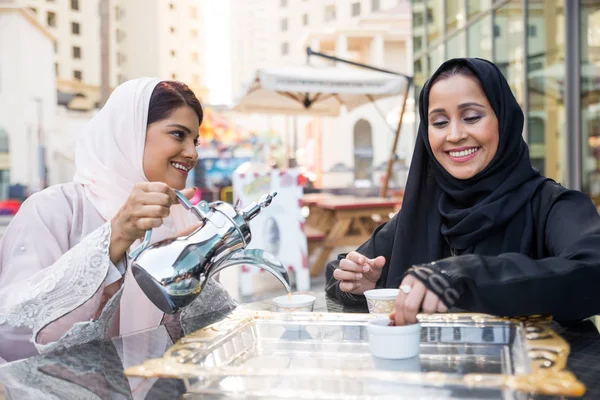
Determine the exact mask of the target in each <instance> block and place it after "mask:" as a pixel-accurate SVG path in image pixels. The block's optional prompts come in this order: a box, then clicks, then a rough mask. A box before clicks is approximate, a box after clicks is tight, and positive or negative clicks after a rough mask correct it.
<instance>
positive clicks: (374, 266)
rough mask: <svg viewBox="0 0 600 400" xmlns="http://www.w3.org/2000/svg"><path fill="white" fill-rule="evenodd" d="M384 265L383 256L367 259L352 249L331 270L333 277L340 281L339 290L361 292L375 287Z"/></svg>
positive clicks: (353, 292)
mask: <svg viewBox="0 0 600 400" xmlns="http://www.w3.org/2000/svg"><path fill="white" fill-rule="evenodd" d="M384 265H385V258H384V257H383V256H379V257H377V258H373V259H369V258H367V257H365V256H363V255H362V254H360V253H357V252H356V251H353V252H351V253H348V255H347V256H346V258H344V259H343V260H341V261H340V263H339V267H338V268H337V269H336V270H335V271H333V277H334V278H335V279H337V280H338V281H340V290H341V291H343V292H346V293H351V294H363V293H364V292H365V291H367V290H370V289H375V284H376V283H377V280H378V279H379V278H380V277H381V270H382V268H383V266H384Z"/></svg>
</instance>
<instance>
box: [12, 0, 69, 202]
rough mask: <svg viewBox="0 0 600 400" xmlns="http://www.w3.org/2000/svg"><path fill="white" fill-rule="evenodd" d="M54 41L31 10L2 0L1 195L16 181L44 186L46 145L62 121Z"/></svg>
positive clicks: (50, 143) (49, 145)
mask: <svg viewBox="0 0 600 400" xmlns="http://www.w3.org/2000/svg"><path fill="white" fill-rule="evenodd" d="M25 43H26V44H27V45H26V46H24V45H23V44H25ZM53 45H54V36H53V35H52V34H51V33H50V32H49V31H48V30H47V29H46V28H45V27H44V26H42V25H41V24H39V23H38V22H37V21H36V20H35V18H33V16H32V15H31V14H30V13H29V12H27V11H26V10H24V9H22V8H21V7H18V6H17V5H16V4H15V2H13V1H8V0H0V49H1V50H0V199H4V198H6V197H7V196H8V191H9V186H10V185H11V184H16V183H18V184H21V185H25V186H28V187H30V188H39V187H41V186H43V185H44V179H45V177H46V173H45V171H43V170H42V166H43V165H44V163H43V162H42V161H41V154H42V149H45V153H46V156H47V155H48V154H49V153H50V152H51V151H52V148H53V146H54V145H55V142H53V141H52V138H50V137H48V132H52V131H53V130H54V129H55V127H56V125H57V121H56V108H57V107H56V81H55V79H54V73H53V70H52V58H53V51H54V50H53V47H54V46H53Z"/></svg>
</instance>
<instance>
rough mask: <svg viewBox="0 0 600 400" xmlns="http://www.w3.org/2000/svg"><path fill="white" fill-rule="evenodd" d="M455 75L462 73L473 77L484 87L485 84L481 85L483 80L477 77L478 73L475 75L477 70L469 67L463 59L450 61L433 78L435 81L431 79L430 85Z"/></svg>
mask: <svg viewBox="0 0 600 400" xmlns="http://www.w3.org/2000/svg"><path fill="white" fill-rule="evenodd" d="M454 75H462V76H466V77H469V78H473V79H475V81H476V82H477V84H478V85H479V86H481V87H482V88H483V86H482V85H481V81H479V78H478V77H477V75H475V72H473V70H471V68H469V67H468V66H467V64H466V63H464V62H462V61H456V62H455V63H450V64H448V65H446V66H445V68H444V69H443V70H441V71H440V72H439V73H438V74H437V75H436V76H435V78H433V81H431V84H430V85H429V87H431V86H433V84H434V83H436V82H437V81H441V80H443V79H448V78H450V77H452V76H454Z"/></svg>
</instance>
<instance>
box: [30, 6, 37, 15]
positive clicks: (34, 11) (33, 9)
mask: <svg viewBox="0 0 600 400" xmlns="http://www.w3.org/2000/svg"><path fill="white" fill-rule="evenodd" d="M29 10H30V11H31V12H32V13H34V14H37V8H35V7H29Z"/></svg>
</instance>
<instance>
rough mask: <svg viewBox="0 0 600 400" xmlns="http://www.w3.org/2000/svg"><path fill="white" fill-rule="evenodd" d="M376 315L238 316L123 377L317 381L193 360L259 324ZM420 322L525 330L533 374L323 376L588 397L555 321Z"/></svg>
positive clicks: (439, 317) (443, 318)
mask: <svg viewBox="0 0 600 400" xmlns="http://www.w3.org/2000/svg"><path fill="white" fill-rule="evenodd" d="M379 317H381V316H380V315H379V316H378V315H377V314H348V313H319V312H313V313H305V312H297V313H286V314H281V313H274V312H270V311H252V310H238V311H235V312H233V313H232V314H230V315H229V316H227V317H226V318H225V319H223V320H222V321H220V322H217V323H215V324H212V325H209V326H207V327H205V328H203V329H200V330H198V331H196V332H194V333H191V334H190V335H188V336H186V337H184V338H181V339H180V340H179V341H178V342H177V343H176V344H174V345H173V346H172V347H171V348H169V349H168V350H167V351H166V352H165V354H164V355H163V356H162V357H161V358H157V359H151V360H147V361H145V362H144V363H143V364H141V365H137V366H134V367H130V368H128V369H126V370H125V375H128V376H138V377H146V378H178V379H185V378H201V377H215V376H229V375H236V376H274V375H276V376H282V377H284V376H291V377H299V376H303V375H305V376H308V377H310V376H314V371H313V370H310V369H308V370H305V369H294V370H281V369H277V370H274V369H267V368H261V369H248V368H243V367H225V368H218V367H217V368H211V369H210V370H206V369H201V368H198V367H197V366H196V365H194V363H193V362H194V359H195V358H197V357H198V353H202V354H206V353H207V352H209V351H211V350H212V349H213V348H214V347H216V346H217V345H218V344H219V343H220V342H221V341H222V340H226V339H227V337H228V336H229V335H231V334H233V333H235V332H236V331H238V330H239V329H242V328H244V327H246V326H247V325H250V324H252V323H253V322H254V321H255V320H257V319H263V320H268V319H274V320H286V321H287V320H291V321H293V320H294V319H301V320H303V321H306V320H307V319H308V320H309V321H328V322H335V321H338V322H344V321H347V322H351V321H368V320H370V319H374V318H379ZM418 318H419V321H420V322H422V323H427V322H446V323H461V322H463V323H469V324H474V326H478V325H483V324H486V323H494V322H504V323H514V324H517V325H521V326H522V328H523V332H524V335H525V348H526V351H527V356H528V359H529V363H530V372H529V373H527V374H521V375H503V374H466V375H463V376H456V375H451V374H446V373H439V372H428V373H414V372H396V371H364V370H361V371H352V370H337V371H327V370H323V371H322V370H319V374H320V375H321V376H322V375H323V374H329V375H330V376H335V377H340V378H348V379H358V378H360V379H373V380H379V381H391V382H394V381H398V378H399V376H401V378H402V381H403V382H406V383H414V384H427V385H435V386H440V385H456V386H465V387H473V388H489V389H492V388H496V389H510V390H517V391H521V392H526V393H535V394H543V395H554V396H570V397H579V396H582V395H583V394H584V393H585V386H584V385H583V383H581V382H580V381H578V380H577V378H576V377H575V375H573V374H572V373H571V372H569V371H567V370H566V369H565V368H566V364H567V358H568V356H569V351H570V347H569V344H568V343H567V342H566V341H565V340H564V339H563V338H562V337H560V336H559V335H558V334H557V333H556V332H554V331H553V330H552V329H551V328H550V322H551V321H552V319H551V317H547V316H532V317H523V318H503V317H495V316H491V315H486V314H466V313H464V314H463V313H460V314H420V315H419V317H418Z"/></svg>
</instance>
